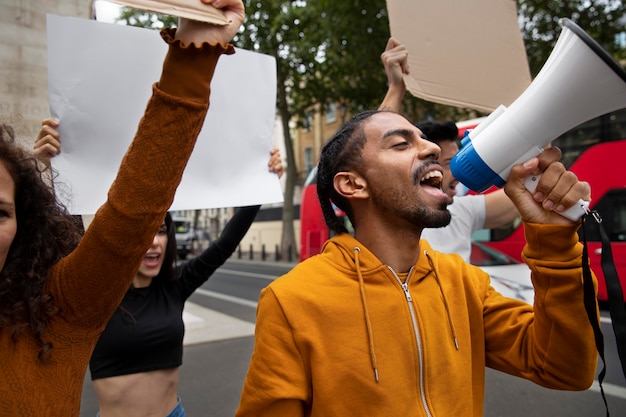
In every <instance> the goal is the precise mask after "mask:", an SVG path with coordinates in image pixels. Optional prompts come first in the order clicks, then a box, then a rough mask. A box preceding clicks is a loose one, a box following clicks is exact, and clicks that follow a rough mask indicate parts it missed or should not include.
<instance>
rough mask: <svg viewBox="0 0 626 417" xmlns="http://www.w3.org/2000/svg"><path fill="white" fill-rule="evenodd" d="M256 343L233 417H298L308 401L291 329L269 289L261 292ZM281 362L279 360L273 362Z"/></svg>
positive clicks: (300, 362)
mask: <svg viewBox="0 0 626 417" xmlns="http://www.w3.org/2000/svg"><path fill="white" fill-rule="evenodd" d="M255 333H256V335H257V336H256V339H255V345H254V351H253V353H252V359H251V361H250V366H249V368H248V374H247V376H246V380H245V383H244V387H243V392H242V394H241V402H240V404H239V408H238V409H237V412H236V413H235V417H265V416H267V417H281V416H289V417H298V416H304V415H305V411H304V410H305V407H306V405H305V404H306V403H307V402H309V401H310V398H311V391H310V390H311V387H310V386H309V385H308V384H307V382H306V381H307V380H310V378H309V377H307V372H309V371H307V370H306V369H305V366H304V362H303V360H302V357H301V354H300V352H299V351H298V348H297V346H296V344H295V340H294V335H293V333H292V331H291V326H290V324H289V322H288V320H287V318H286V317H285V315H284V314H283V310H282V307H281V305H280V302H279V301H278V299H277V298H276V295H275V294H274V292H273V291H272V289H271V288H265V289H264V290H263V291H261V297H260V299H259V304H258V308H257V318H256V331H255ZM276 358H280V360H276Z"/></svg>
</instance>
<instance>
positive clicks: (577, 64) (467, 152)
mask: <svg viewBox="0 0 626 417" xmlns="http://www.w3.org/2000/svg"><path fill="white" fill-rule="evenodd" d="M560 24H561V26H562V30H561V34H560V36H559V39H558V40H557V42H556V45H555V46H554V49H553V50H552V53H551V54H550V56H549V57H548V60H547V61H546V63H545V64H544V66H543V68H542V69H541V71H540V72H539V74H538V75H537V77H536V78H535V79H534V80H533V82H532V83H531V84H530V85H529V86H528V88H527V89H526V90H525V91H524V92H523V93H522V94H521V95H520V96H519V97H518V98H517V99H516V100H515V101H514V102H513V104H511V106H510V107H508V108H507V107H505V106H500V107H498V108H497V109H496V110H494V111H493V112H492V113H491V114H490V115H489V116H488V117H487V119H485V120H484V121H483V122H481V123H480V124H479V125H478V126H477V127H476V128H475V129H474V130H472V131H468V133H466V135H465V138H464V139H463V140H462V141H461V144H462V146H461V150H460V151H459V152H458V153H457V154H456V155H455V156H454V158H453V159H452V161H450V168H451V170H452V174H453V175H454V176H455V178H456V179H458V180H459V181H461V182H462V183H463V184H464V185H465V186H467V187H468V188H470V189H471V190H473V191H476V192H482V191H485V190H486V189H487V188H489V187H491V186H493V185H495V186H498V187H502V186H504V184H505V183H506V180H507V179H508V177H509V174H510V173H511V168H512V167H513V165H515V164H519V163H521V162H524V161H527V160H528V159H530V158H533V157H535V156H537V155H539V154H540V153H541V152H543V148H544V147H545V146H547V145H548V144H550V142H552V141H553V140H554V139H556V138H557V137H558V136H560V135H561V134H563V133H565V132H567V131H568V130H570V129H572V128H574V127H576V126H578V125H579V124H581V123H584V122H586V121H588V120H591V119H593V118H595V117H598V116H601V115H603V114H606V113H609V112H612V111H615V110H619V109H622V108H625V107H626V72H624V70H623V69H622V68H621V67H620V66H619V64H618V63H617V62H616V61H615V60H614V59H613V58H612V57H611V56H610V55H609V54H608V53H607V52H606V51H605V50H604V49H603V48H602V47H601V46H600V45H599V44H598V43H597V42H596V41H595V40H594V39H593V38H592V37H591V36H589V35H588V34H587V33H586V32H585V31H584V30H582V29H581V28H580V27H579V26H578V25H576V24H575V23H574V22H572V21H571V20H569V19H561V20H560ZM534 179H536V178H530V177H529V178H528V179H527V181H526V185H527V188H529V189H530V190H531V191H533V190H534V188H533V187H532V184H533V183H534V184H535V186H536V181H535V182H533V180H534ZM587 206H588V204H586V202H584V201H582V200H581V201H580V202H579V204H577V205H574V206H573V207H571V208H570V209H569V210H567V211H566V212H565V213H562V214H563V215H565V216H566V217H568V218H571V219H572V220H577V219H579V218H580V216H582V215H583V214H584V213H585V212H586V211H587Z"/></svg>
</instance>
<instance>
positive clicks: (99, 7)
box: [96, 0, 122, 23]
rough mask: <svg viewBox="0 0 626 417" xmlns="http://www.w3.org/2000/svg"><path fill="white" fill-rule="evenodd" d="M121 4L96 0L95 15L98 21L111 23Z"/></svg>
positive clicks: (116, 15) (117, 14) (118, 12)
mask: <svg viewBox="0 0 626 417" xmlns="http://www.w3.org/2000/svg"><path fill="white" fill-rule="evenodd" d="M121 7H122V6H120V5H118V4H115V3H111V2H109V1H105V0H96V17H97V18H98V21H99V22H109V23H113V22H114V20H115V18H116V17H118V16H119V14H120V8H121Z"/></svg>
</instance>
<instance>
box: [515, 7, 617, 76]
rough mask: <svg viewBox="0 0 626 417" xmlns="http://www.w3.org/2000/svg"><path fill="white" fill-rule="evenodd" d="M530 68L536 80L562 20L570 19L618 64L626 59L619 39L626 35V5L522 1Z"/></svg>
mask: <svg viewBox="0 0 626 417" xmlns="http://www.w3.org/2000/svg"><path fill="white" fill-rule="evenodd" d="M517 4H518V14H519V15H520V22H521V30H522V36H523V39H524V43H525V45H526V53H527V54H528V64H529V66H530V71H531V74H532V76H533V77H534V76H536V75H537V74H538V73H539V71H540V70H541V68H542V67H543V64H544V63H545V62H546V60H547V59H548V56H549V55H550V53H551V52H552V49H553V48H554V44H555V43H556V40H557V39H558V37H559V34H560V33H561V25H560V23H559V20H560V19H561V18H564V17H566V18H569V19H571V20H572V21H574V22H575V23H576V24H578V25H579V26H580V27H581V28H582V29H584V30H585V31H586V32H587V33H589V34H590V35H591V37H593V38H594V39H595V40H596V41H597V42H598V43H599V44H600V45H601V46H602V47H603V48H604V49H605V50H606V51H607V52H608V53H609V54H611V55H612V56H613V57H615V58H616V60H623V59H626V49H625V48H624V45H620V44H619V43H618V42H617V38H616V35H617V34H619V33H623V32H626V3H624V2H622V1H621V0H593V1H590V0H576V1H556V0H518V1H517Z"/></svg>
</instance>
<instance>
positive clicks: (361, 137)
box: [317, 110, 388, 233]
mask: <svg viewBox="0 0 626 417" xmlns="http://www.w3.org/2000/svg"><path fill="white" fill-rule="evenodd" d="M385 111H388V110H366V111H364V112H361V113H359V114H357V115H355V116H353V117H352V118H351V119H350V120H348V121H347V122H346V123H344V124H343V126H341V127H340V128H339V130H338V131H337V133H335V135H334V136H333V137H332V138H330V139H329V140H328V142H326V144H325V145H324V146H323V147H322V150H321V152H320V159H319V164H318V166H317V197H318V198H319V201H320V206H321V208H322V213H323V214H324V220H325V221H326V225H327V226H328V228H329V229H330V230H332V231H334V232H336V233H347V232H348V230H347V229H346V226H345V224H344V223H343V222H342V221H341V220H339V218H338V217H337V215H336V214H335V210H334V209H333V206H332V204H333V203H334V204H335V205H336V206H337V207H339V208H340V209H341V210H343V211H344V212H345V213H346V215H347V216H348V219H350V221H351V222H352V224H353V225H354V218H353V214H352V208H351V207H350V204H349V203H348V201H347V200H346V199H345V198H343V197H342V196H341V195H339V193H338V192H337V191H336V190H335V186H334V178H335V175H336V174H337V173H338V172H341V171H345V170H348V169H351V168H354V167H355V166H357V165H358V164H359V162H360V161H361V158H362V151H363V146H364V145H365V140H366V138H365V133H364V131H363V124H364V122H365V121H366V120H367V119H369V118H370V117H371V116H373V115H374V114H377V113H381V112H385Z"/></svg>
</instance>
